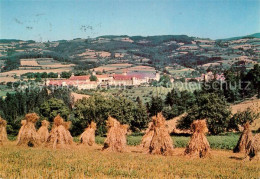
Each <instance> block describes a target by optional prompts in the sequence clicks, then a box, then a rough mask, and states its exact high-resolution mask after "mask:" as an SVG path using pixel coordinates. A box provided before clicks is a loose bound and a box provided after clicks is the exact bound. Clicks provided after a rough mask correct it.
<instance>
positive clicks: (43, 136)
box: [37, 120, 50, 143]
mask: <svg viewBox="0 0 260 179" xmlns="http://www.w3.org/2000/svg"><path fill="white" fill-rule="evenodd" d="M41 124H42V126H41V127H40V128H39V130H38V131H37V133H38V135H39V138H40V142H41V143H45V142H46V141H47V139H48V137H49V130H48V127H49V125H50V123H49V121H46V120H43V121H42V123H41Z"/></svg>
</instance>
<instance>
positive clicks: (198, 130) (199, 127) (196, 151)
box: [184, 120, 210, 158]
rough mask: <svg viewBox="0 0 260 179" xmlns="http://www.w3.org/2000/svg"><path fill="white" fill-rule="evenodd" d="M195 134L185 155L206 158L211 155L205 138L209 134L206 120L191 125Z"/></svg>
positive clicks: (196, 121)
mask: <svg viewBox="0 0 260 179" xmlns="http://www.w3.org/2000/svg"><path fill="white" fill-rule="evenodd" d="M191 131H192V132H193V134H192V136H191V139H190V142H189V144H188V146H187V147H186V149H185V151H184V154H185V155H188V156H191V157H200V158H204V157H207V156H209V155H210V145H209V142H208V140H207V138H206V136H205V133H207V132H208V128H207V124H206V120H195V121H194V122H193V123H192V124H191Z"/></svg>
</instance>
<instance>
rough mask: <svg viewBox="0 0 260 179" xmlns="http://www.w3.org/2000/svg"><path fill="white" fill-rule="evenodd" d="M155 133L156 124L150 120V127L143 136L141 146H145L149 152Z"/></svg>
mask: <svg viewBox="0 0 260 179" xmlns="http://www.w3.org/2000/svg"><path fill="white" fill-rule="evenodd" d="M153 135H154V124H153V122H149V124H148V128H147V130H146V131H145V135H144V136H143V138H142V141H141V144H140V147H141V148H143V150H145V151H146V152H149V147H150V144H151V141H152V138H153Z"/></svg>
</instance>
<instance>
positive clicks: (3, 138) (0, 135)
mask: <svg viewBox="0 0 260 179" xmlns="http://www.w3.org/2000/svg"><path fill="white" fill-rule="evenodd" d="M6 124H7V123H6V121H5V120H4V119H2V118H1V117H0V146H1V145H3V144H5V143H6V142H7V141H8V139H7V133H6Z"/></svg>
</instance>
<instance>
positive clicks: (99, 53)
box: [0, 33, 260, 71]
mask: <svg viewBox="0 0 260 179" xmlns="http://www.w3.org/2000/svg"><path fill="white" fill-rule="evenodd" d="M0 44H1V45H0V47H1V49H2V50H1V51H0V53H1V54H0V61H1V60H3V61H4V62H5V65H4V69H2V71H10V70H12V69H16V68H18V67H19V65H20V64H19V60H20V59H21V58H53V59H55V60H58V61H61V62H69V63H74V64H76V67H75V68H76V69H79V70H87V69H91V68H93V67H96V66H100V65H103V64H109V63H122V62H123V63H131V64H143V65H150V66H153V67H155V68H156V69H157V70H163V69H164V68H165V67H166V66H174V65H176V64H177V65H180V66H184V67H188V68H194V69H195V68H197V67H198V66H203V65H206V66H207V65H208V64H209V65H211V64H214V63H218V64H221V65H223V68H225V65H226V66H228V65H230V62H229V61H227V63H225V62H224V61H226V60H232V59H237V58H239V57H240V56H246V57H249V60H252V61H257V60H258V59H259V58H258V55H259V51H260V39H259V33H257V34H253V35H250V36H244V37H237V38H231V39H224V40H211V39H208V38H199V37H189V36H187V35H158V36H147V37H143V36H127V35H122V36H115V35H106V36H100V37H96V38H87V39H81V38H77V39H73V40H60V41H53V42H35V41H33V40H29V41H22V40H15V39H12V40H7V39H2V40H0ZM3 61H2V62H3ZM209 65H208V66H209Z"/></svg>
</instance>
